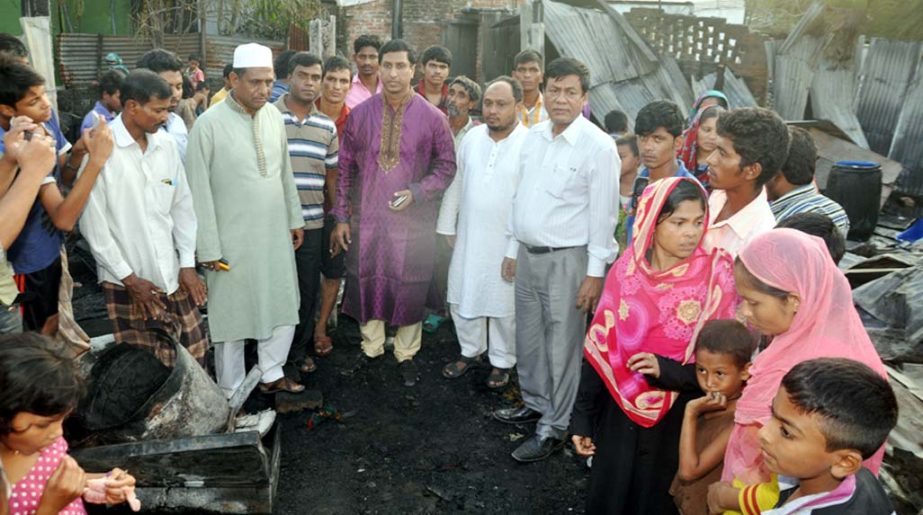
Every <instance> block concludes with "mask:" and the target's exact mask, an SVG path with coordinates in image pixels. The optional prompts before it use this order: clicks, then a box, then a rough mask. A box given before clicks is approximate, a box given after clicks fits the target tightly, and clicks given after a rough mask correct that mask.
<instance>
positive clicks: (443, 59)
mask: <svg viewBox="0 0 923 515" xmlns="http://www.w3.org/2000/svg"><path fill="white" fill-rule="evenodd" d="M430 61H436V62H437V63H442V64H444V65H446V66H452V51H451V50H449V49H448V48H446V47H444V46H439V45H433V46H431V47H429V48H427V49H426V50H424V51H423V57H422V58H420V62H421V63H423V66H426V63H428V62H430Z"/></svg>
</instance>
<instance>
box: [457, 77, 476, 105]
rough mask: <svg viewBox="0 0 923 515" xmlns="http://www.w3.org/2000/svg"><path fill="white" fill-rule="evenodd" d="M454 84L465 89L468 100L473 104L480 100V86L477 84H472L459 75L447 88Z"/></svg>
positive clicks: (466, 78) (469, 80)
mask: <svg viewBox="0 0 923 515" xmlns="http://www.w3.org/2000/svg"><path fill="white" fill-rule="evenodd" d="M456 84H458V85H460V86H461V87H462V88H464V89H465V92H466V93H468V100H473V101H474V102H475V104H476V103H477V102H478V101H480V100H481V86H479V85H478V83H477V82H474V81H473V80H471V79H469V78H468V77H465V76H464V75H459V76H458V77H455V79H454V80H452V82H451V83H450V84H449V87H451V86H454V85H456Z"/></svg>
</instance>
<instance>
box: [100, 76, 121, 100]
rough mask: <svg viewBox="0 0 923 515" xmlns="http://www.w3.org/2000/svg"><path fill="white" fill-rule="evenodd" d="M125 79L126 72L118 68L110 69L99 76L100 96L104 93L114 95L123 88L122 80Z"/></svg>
mask: <svg viewBox="0 0 923 515" xmlns="http://www.w3.org/2000/svg"><path fill="white" fill-rule="evenodd" d="M124 81H125V74H124V73H122V72H120V71H118V70H109V71H107V72H105V73H103V74H102V76H100V78H99V96H102V95H103V93H106V94H109V95H114V94H115V93H116V92H117V91H119V90H120V89H122V82H124Z"/></svg>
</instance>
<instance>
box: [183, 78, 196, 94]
mask: <svg viewBox="0 0 923 515" xmlns="http://www.w3.org/2000/svg"><path fill="white" fill-rule="evenodd" d="M193 95H195V88H194V87H193V86H192V80H191V79H190V78H189V77H187V76H185V75H183V96H182V98H192V96H193Z"/></svg>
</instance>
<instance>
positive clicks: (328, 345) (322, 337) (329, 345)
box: [314, 334, 333, 357]
mask: <svg viewBox="0 0 923 515" xmlns="http://www.w3.org/2000/svg"><path fill="white" fill-rule="evenodd" d="M332 351H333V339H332V338H330V337H329V336H327V335H326V334H315V335H314V354H316V355H318V356H320V357H324V356H329V355H330V353H331V352H332Z"/></svg>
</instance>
